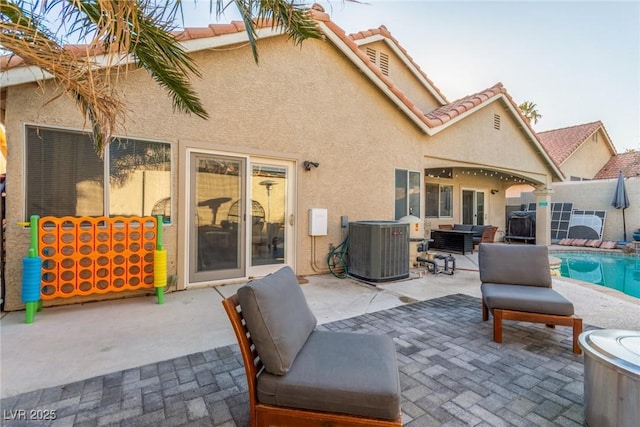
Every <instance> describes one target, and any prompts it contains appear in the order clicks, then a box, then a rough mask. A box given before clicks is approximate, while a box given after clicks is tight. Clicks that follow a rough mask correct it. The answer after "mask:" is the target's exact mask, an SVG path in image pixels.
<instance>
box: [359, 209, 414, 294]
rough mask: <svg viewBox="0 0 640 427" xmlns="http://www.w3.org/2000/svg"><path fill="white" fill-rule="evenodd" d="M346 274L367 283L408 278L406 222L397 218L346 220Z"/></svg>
mask: <svg viewBox="0 0 640 427" xmlns="http://www.w3.org/2000/svg"><path fill="white" fill-rule="evenodd" d="M347 271H348V273H349V275H350V276H353V277H355V278H358V279H362V280H365V281H368V282H388V281H391V280H398V279H406V278H407V277H409V224H408V223H401V222H398V221H356V222H351V223H349V267H348V270H347Z"/></svg>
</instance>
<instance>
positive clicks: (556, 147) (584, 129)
mask: <svg viewBox="0 0 640 427" xmlns="http://www.w3.org/2000/svg"><path fill="white" fill-rule="evenodd" d="M599 128H603V129H604V125H603V124H602V122H601V121H599V120H598V121H597V122H592V123H585V124H582V125H576V126H569V127H566V128H561V129H553V130H548V131H545V132H538V138H539V139H540V142H541V143H542V145H543V146H544V148H545V149H546V150H547V152H548V153H549V155H550V156H551V157H552V158H553V159H554V160H555V161H556V163H558V164H562V163H563V162H564V161H565V160H567V158H568V157H569V156H570V155H571V153H573V152H574V151H576V150H577V149H578V147H580V145H581V144H582V143H583V142H584V141H585V139H587V138H588V137H590V136H591V135H593V133H594V132H596V131H597V130H598V129H599ZM605 133H606V131H605Z"/></svg>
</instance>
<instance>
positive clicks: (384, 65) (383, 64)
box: [380, 52, 389, 76]
mask: <svg viewBox="0 0 640 427" xmlns="http://www.w3.org/2000/svg"><path fill="white" fill-rule="evenodd" d="M380 71H382V74H384V75H385V76H388V75H389V55H387V54H386V53H384V52H380Z"/></svg>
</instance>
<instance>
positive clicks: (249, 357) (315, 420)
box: [222, 294, 402, 427]
mask: <svg viewBox="0 0 640 427" xmlns="http://www.w3.org/2000/svg"><path fill="white" fill-rule="evenodd" d="M222 305H223V306H224V309H225V311H226V312H227V315H228V316H229V319H230V320H231V325H232V326H233V331H234V332H235V334H236V338H237V339H238V344H239V345H240V353H241V354H242V362H243V363H244V369H245V372H246V374H247V389H248V390H247V391H248V392H249V412H250V418H251V427H261V426H309V427H326V426H331V427H347V426H361V427H365V426H369V427H399V426H402V414H401V413H398V416H397V418H396V419H394V420H383V419H378V418H365V417H360V416H354V415H347V414H337V413H329V412H321V411H313V410H305V409H297V408H287V407H281V406H274V405H267V404H263V403H260V402H258V392H257V387H256V386H257V379H258V375H259V374H260V372H261V371H262V369H264V365H263V364H262V361H261V360H260V356H258V353H257V351H256V348H255V345H254V344H253V342H252V341H251V333H250V332H249V330H248V329H247V326H246V323H245V321H244V318H243V317H242V312H241V310H240V304H239V302H238V295H237V294H234V295H232V296H230V297H229V298H226V299H224V300H222Z"/></svg>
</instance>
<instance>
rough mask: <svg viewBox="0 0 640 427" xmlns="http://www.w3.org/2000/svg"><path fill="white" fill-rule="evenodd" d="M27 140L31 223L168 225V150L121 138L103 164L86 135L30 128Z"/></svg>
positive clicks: (160, 145)
mask: <svg viewBox="0 0 640 427" xmlns="http://www.w3.org/2000/svg"><path fill="white" fill-rule="evenodd" d="M26 135H27V137H26V139H27V140H26V148H27V149H26V153H27V154H26V176H27V177H28V179H27V180H26V182H27V186H26V189H27V196H26V214H27V217H29V216H31V215H40V216H46V215H52V216H58V217H59V216H65V215H69V216H101V215H110V216H114V215H124V216H130V215H139V216H143V215H160V214H162V215H164V217H165V218H164V219H165V222H167V221H169V220H170V213H171V146H170V144H167V143H160V142H150V141H140V140H133V139H125V138H118V139H115V140H114V141H113V142H112V143H111V144H110V145H109V149H108V150H107V152H106V153H105V159H104V160H103V159H100V158H99V157H98V155H97V154H96V153H95V151H94V148H93V144H92V141H91V138H90V136H89V134H87V133H83V132H73V131H66V130H65V131H62V130H57V129H46V128H40V127H36V126H29V127H27V132H26ZM105 176H108V177H109V182H108V183H109V185H108V186H107V187H106V188H105V178H104V177H105ZM105 192H107V194H105ZM105 196H107V198H106V199H107V200H109V205H108V206H107V207H106V208H105V205H104V200H105Z"/></svg>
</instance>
